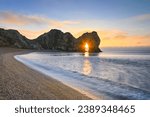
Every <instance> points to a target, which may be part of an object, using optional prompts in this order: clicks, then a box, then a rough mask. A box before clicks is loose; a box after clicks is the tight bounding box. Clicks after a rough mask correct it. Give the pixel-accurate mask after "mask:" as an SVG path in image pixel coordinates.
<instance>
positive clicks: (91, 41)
mask: <svg viewBox="0 0 150 117" xmlns="http://www.w3.org/2000/svg"><path fill="white" fill-rule="evenodd" d="M86 43H87V44H88V45H89V51H90V52H100V51H101V50H100V49H99V45H100V38H99V36H98V34H97V33H96V32H95V31H93V32H92V33H84V34H83V35H82V36H80V37H79V38H78V39H77V40H76V43H75V47H76V50H77V51H85V48H84V46H85V44H86Z"/></svg>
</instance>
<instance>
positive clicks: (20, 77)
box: [0, 48, 91, 100]
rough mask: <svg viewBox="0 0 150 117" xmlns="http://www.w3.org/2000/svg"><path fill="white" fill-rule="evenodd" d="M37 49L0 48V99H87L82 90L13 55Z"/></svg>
mask: <svg viewBox="0 0 150 117" xmlns="http://www.w3.org/2000/svg"><path fill="white" fill-rule="evenodd" d="M33 51H36V52H37V50H26V49H24V50H23V49H14V48H0V61H1V63H0V70H1V71H2V72H1V73H0V76H1V79H0V99H2V100H7V99H10V100H16V99H19V100H33V99H38V100H43V99H44V100H45V99H50V100H55V99H56V100H85V99H86V100H87V99H91V98H90V97H89V96H87V95H86V94H84V92H83V93H82V92H79V91H78V90H76V89H74V88H72V87H69V86H67V85H65V84H63V83H62V82H60V81H57V80H55V79H54V78H52V77H49V76H46V75H44V74H42V73H40V72H38V71H36V70H33V69H31V68H29V67H27V66H26V65H24V64H23V63H20V62H19V61H17V60H16V59H15V58H14V56H15V55H17V54H23V53H28V52H33Z"/></svg>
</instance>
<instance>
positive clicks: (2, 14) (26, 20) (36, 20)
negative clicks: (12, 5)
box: [0, 11, 80, 27]
mask: <svg viewBox="0 0 150 117" xmlns="http://www.w3.org/2000/svg"><path fill="white" fill-rule="evenodd" d="M0 23H1V24H6V25H16V26H26V25H37V26H38V25H50V26H55V27H63V26H66V25H72V24H78V23H80V22H78V21H58V20H54V19H50V18H47V17H42V16H37V15H24V14H18V13H14V12H9V11H0Z"/></svg>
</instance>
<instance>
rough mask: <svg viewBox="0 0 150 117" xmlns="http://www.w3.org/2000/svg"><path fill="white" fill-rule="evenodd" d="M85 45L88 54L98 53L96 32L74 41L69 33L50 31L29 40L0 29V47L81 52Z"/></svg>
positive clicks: (17, 33)
mask: <svg viewBox="0 0 150 117" xmlns="http://www.w3.org/2000/svg"><path fill="white" fill-rule="evenodd" d="M85 43H88V45H89V51H90V52H100V49H99V44H100V38H99V36H98V35H97V33H96V32H92V33H84V34H83V35H82V36H80V37H79V38H78V39H76V38H75V37H73V35H72V34H71V33H69V32H67V33H63V32H62V31H60V30H56V29H52V30H50V31H49V32H48V33H44V34H42V35H40V36H39V37H38V38H36V39H34V40H29V39H27V38H26V37H25V36H23V35H21V34H20V33H19V32H18V31H16V30H4V29H0V47H3V46H9V47H16V48H27V49H50V50H61V51H72V52H75V51H76V52H82V51H85V49H84V45H85Z"/></svg>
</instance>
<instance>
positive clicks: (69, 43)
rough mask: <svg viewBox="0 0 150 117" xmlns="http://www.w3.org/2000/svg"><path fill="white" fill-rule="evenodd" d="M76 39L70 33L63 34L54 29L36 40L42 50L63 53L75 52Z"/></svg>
mask: <svg viewBox="0 0 150 117" xmlns="http://www.w3.org/2000/svg"><path fill="white" fill-rule="evenodd" d="M74 40H75V38H74V37H73V36H72V35H71V34H70V33H69V32H67V33H63V32H62V31H60V30H56V29H52V30H51V31H49V32H48V33H45V34H43V35H41V36H39V37H38V38H37V39H35V41H36V42H38V43H39V44H40V45H41V46H42V48H44V49H51V50H61V51H73V46H74Z"/></svg>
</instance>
